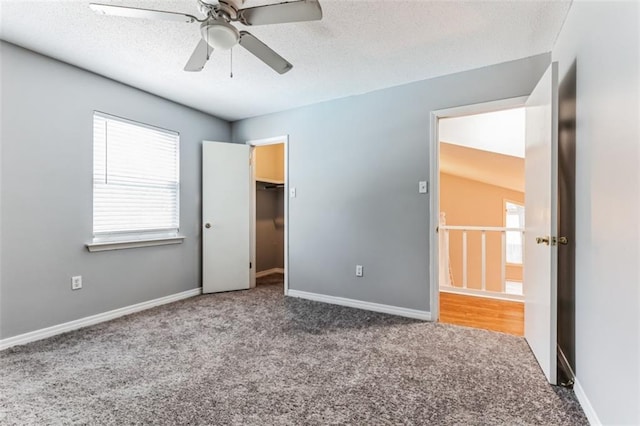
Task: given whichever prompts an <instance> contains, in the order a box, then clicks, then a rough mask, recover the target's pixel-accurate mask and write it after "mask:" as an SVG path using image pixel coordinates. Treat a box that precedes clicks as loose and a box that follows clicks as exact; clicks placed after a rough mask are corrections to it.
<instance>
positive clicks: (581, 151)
mask: <svg viewBox="0 0 640 426" xmlns="http://www.w3.org/2000/svg"><path fill="white" fill-rule="evenodd" d="M639 21H640V3H638V2H574V3H573V5H572V6H571V9H570V11H569V15H568V16H567V19H566V21H565V24H564V26H563V29H562V31H561V33H560V35H559V36H558V40H557V41H556V45H555V47H554V49H553V59H554V61H558V63H559V69H560V80H562V78H563V77H564V75H565V74H566V72H567V71H568V70H569V68H570V67H571V65H572V64H573V63H574V61H575V62H576V68H577V72H576V74H577V87H576V88H577V93H576V102H577V103H576V114H577V120H576V241H575V244H576V365H575V368H576V376H577V378H578V382H579V384H580V386H581V387H582V389H583V390H584V392H585V394H586V396H587V398H588V399H589V401H590V402H591V405H592V406H593V409H594V410H595V412H596V414H597V416H598V417H599V419H600V421H601V422H602V423H603V424H608V425H613V424H616V425H622V424H625V425H626V424H628V425H632V424H633V425H638V424H640V247H639V245H640V226H639V224H638V218H640V172H639V170H640V167H639V166H640V142H639V141H640V127H639V125H638V121H639V118H640V22H639Z"/></svg>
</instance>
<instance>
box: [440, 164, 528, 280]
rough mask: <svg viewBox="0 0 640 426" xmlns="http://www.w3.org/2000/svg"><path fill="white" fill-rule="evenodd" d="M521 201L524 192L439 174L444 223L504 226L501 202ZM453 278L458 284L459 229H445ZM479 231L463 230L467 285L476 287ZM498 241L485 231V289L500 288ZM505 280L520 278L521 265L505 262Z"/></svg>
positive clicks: (479, 276) (479, 263) (494, 234)
mask: <svg viewBox="0 0 640 426" xmlns="http://www.w3.org/2000/svg"><path fill="white" fill-rule="evenodd" d="M505 200H509V201H515V202H518V203H524V193H523V192H518V191H513V190H510V189H506V188H502V187H499V186H494V185H488V184H486V183H482V182H478V181H474V180H470V179H466V178H461V177H458V176H453V175H450V174H446V173H441V174H440V211H441V212H444V213H446V221H447V225H460V226H465V225H466V226H504V201H505ZM449 232H450V234H449V252H450V259H451V269H452V273H453V281H454V283H455V285H456V286H457V287H459V286H462V231H449ZM480 234H481V233H480V232H468V233H467V286H468V287H469V288H476V289H479V288H480V286H481V282H482V258H481V236H480ZM501 261H502V254H501V240H500V235H499V233H497V232H491V233H487V290H491V291H500V275H501V271H500V265H501ZM506 276H507V280H514V281H521V280H522V266H517V265H508V266H507V273H506Z"/></svg>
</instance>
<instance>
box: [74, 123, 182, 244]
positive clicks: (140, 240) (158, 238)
mask: <svg viewBox="0 0 640 426" xmlns="http://www.w3.org/2000/svg"><path fill="white" fill-rule="evenodd" d="M96 115H97V116H100V117H102V118H104V119H112V120H116V121H121V122H124V123H128V124H131V125H135V126H138V127H141V128H147V129H150V130H155V131H163V132H167V133H171V134H174V135H175V136H176V137H177V140H178V142H177V148H178V163H177V173H178V190H177V193H176V204H177V209H178V211H177V218H178V227H177V228H175V229H157V230H138V231H133V232H128V231H127V232H125V231H122V232H103V233H97V234H96V233H95V232H94V230H93V226H92V240H91V242H88V243H86V244H85V247H86V248H87V250H88V251H90V252H100V251H110V250H123V249H129V248H138V247H153V246H161V245H172V244H182V243H183V242H184V239H185V236H184V235H181V234H180V228H181V227H180V192H181V191H180V189H181V188H180V187H181V185H180V137H181V135H180V132H178V131H175V130H170V129H166V128H164V127H160V126H154V125H151V124H147V123H142V122H139V121H135V120H131V119H129V118H125V117H121V116H118V115H115V114H110V113H106V112H103V111H99V110H94V111H93V114H92V120H95V117H96ZM92 138H93V137H92ZM92 143H94V142H92ZM92 176H93V171H92ZM93 191H94V188H92V199H93V196H94V195H95V194H94V192H93ZM94 214H95V212H93V210H92V220H93V215H94Z"/></svg>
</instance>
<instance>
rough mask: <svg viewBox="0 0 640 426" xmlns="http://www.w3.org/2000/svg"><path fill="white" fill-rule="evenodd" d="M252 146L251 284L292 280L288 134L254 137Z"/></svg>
mask: <svg viewBox="0 0 640 426" xmlns="http://www.w3.org/2000/svg"><path fill="white" fill-rule="evenodd" d="M247 144H248V145H250V146H251V164H252V167H251V169H252V172H251V175H252V181H253V185H252V197H251V263H252V266H253V267H252V268H251V287H256V286H261V285H282V287H283V292H284V294H285V295H286V294H287V290H288V288H289V280H288V254H289V253H288V207H289V205H288V196H287V195H288V185H287V175H288V156H287V152H288V149H287V148H288V137H287V136H280V137H275V138H268V139H260V140H253V141H249V142H247Z"/></svg>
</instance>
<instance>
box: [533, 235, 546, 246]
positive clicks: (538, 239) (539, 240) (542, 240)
mask: <svg viewBox="0 0 640 426" xmlns="http://www.w3.org/2000/svg"><path fill="white" fill-rule="evenodd" d="M536 243H537V244H544V245H547V246H548V245H549V237H536Z"/></svg>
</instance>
